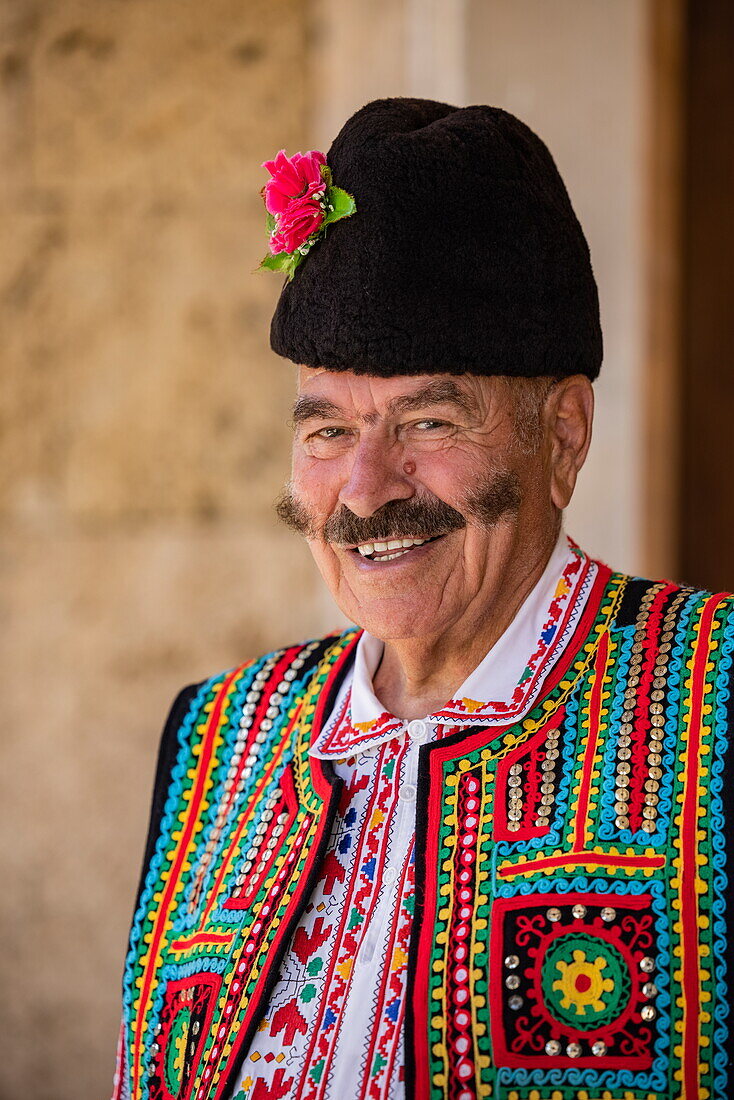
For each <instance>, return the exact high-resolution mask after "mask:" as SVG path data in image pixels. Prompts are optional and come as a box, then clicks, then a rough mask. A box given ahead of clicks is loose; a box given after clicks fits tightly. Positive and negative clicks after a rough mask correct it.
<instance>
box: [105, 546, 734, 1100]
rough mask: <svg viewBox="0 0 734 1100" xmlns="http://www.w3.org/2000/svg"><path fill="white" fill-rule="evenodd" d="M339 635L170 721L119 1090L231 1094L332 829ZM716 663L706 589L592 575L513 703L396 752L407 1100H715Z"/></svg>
mask: <svg viewBox="0 0 734 1100" xmlns="http://www.w3.org/2000/svg"><path fill="white" fill-rule="evenodd" d="M357 636H358V633H357V631H350V632H347V633H345V634H343V635H341V636H338V637H329V638H325V639H321V640H319V641H317V642H311V643H309V644H308V645H307V646H305V647H294V648H291V649H287V650H281V651H278V652H277V653H273V654H269V655H268V656H266V657H264V658H262V659H260V660H258V661H256V662H252V663H250V664H247V665H244V666H242V667H241V668H238V669H235V670H234V671H230V672H228V673H226V674H224V675H221V676H218V677H215V678H213V679H211V680H209V681H207V682H206V683H204V684H202V685H200V686H198V687H197V688H192V689H188V690H187V691H186V692H184V693H182V695H181V696H180V697H179V699H178V700H177V703H176V705H174V708H173V710H172V713H171V715H170V717H169V721H168V723H167V725H166V729H165V731H164V736H163V740H162V743H161V753H160V758H159V765H158V774H157V777H156V786H155V793H154V800H153V814H152V818H151V826H150V833H149V840H148V847H147V851H146V855H145V860H144V868H143V875H142V878H141V885H140V890H139V897H138V904H137V909H136V913H135V916H134V920H133V924H132V930H131V934H130V946H129V952H128V957H127V963H126V968H125V976H124V983H123V998H124V1013H123V1016H124V1018H123V1029H122V1035H121V1044H120V1054H119V1061H118V1081H117V1085H116V1091H115V1097H116V1098H118V1100H130V1098H134V1100H220V1098H221V1097H223V1096H225V1095H226V1094H227V1090H228V1089H229V1088H231V1087H232V1085H233V1083H234V1079H235V1077H236V1074H237V1069H238V1066H239V1064H240V1062H241V1060H242V1058H243V1057H244V1055H245V1053H246V1052H247V1049H248V1045H249V1043H250V1041H251V1038H252V1035H253V1032H254V1030H255V1028H256V1027H257V1026H258V1023H259V1021H260V1018H261V1016H262V1012H263V1010H264V1008H265V1005H266V1004H267V999H268V996H269V994H270V991H271V990H272V988H273V985H274V983H275V981H276V979H277V976H278V967H279V963H280V960H281V959H282V957H283V954H284V952H285V950H286V949H287V946H288V942H289V939H290V937H291V936H292V934H293V932H294V930H295V927H296V925H297V923H298V920H299V918H300V916H301V914H302V912H303V909H304V907H305V905H306V904H307V902H308V898H309V895H310V892H311V890H312V889H313V886H314V883H315V881H316V879H317V877H318V874H319V865H320V861H321V859H322V857H323V854H324V851H325V848H326V844H327V842H328V838H329V833H330V830H331V826H332V823H333V821H334V817H335V815H336V812H337V804H338V799H339V793H340V787H341V781H340V780H338V779H337V778H335V777H334V776H333V773H331V771H330V767H329V765H328V763H326V762H321V761H319V760H316V759H314V758H312V757H309V755H308V745H309V743H310V738H311V736H312V732H313V730H314V729H318V728H319V726H320V723H321V720H322V716H323V714H324V713H328V708H329V707H330V705H331V701H332V700H333V698H334V695H335V692H336V689H337V688H338V684H339V682H340V680H341V676H342V675H343V670H344V668H345V666H346V663H347V662H348V661H349V659H350V657H351V654H352V652H353V649H354V645H355V642H356V639H357ZM733 645H734V601H733V600H732V598H731V597H728V596H710V595H708V594H707V593H701V592H697V591H693V590H691V589H683V588H679V587H676V586H675V585H672V584H668V583H665V582H661V583H652V582H649V581H642V580H640V579H633V578H629V577H626V576H623V575H621V574H614V573H610V571H609V570H608V569H607V568H606V567H605V566H600V568H599V575H598V578H597V581H596V584H595V587H594V590H593V591H592V594H591V595H590V597H589V600H588V603H587V607H586V610H585V612H584V615H583V617H582V619H581V621H580V623H579V626H578V628H577V630H576V633H575V636H574V637H573V639H572V640H571V642H570V643H569V645H568V647H567V649H566V651H565V653H564V655H563V657H562V658H561V659H560V661H559V663H558V665H557V667H556V669H555V671H554V673H553V674H552V678H551V680H550V682H549V683H548V684H547V686H546V690H545V691H544V694H543V697H542V698H541V699H540V700H539V701H538V703H537V705H536V706H535V707H534V709H533V710H532V711H531V712H530V713H529V714H528V715H527V716H526V717H525V718H524V719H523V720H522V721H519V722H517V723H515V724H513V725H508V726H504V727H502V728H493V729H491V730H487V729H483V730H479V729H474V730H469V731H467V730H462V731H460V732H459V733H457V734H455V735H451V736H447V737H443V738H442V739H440V740H438V741H436V742H433V743H430V744H426V745H424V746H422V747H421V750H420V753H421V755H420V761H421V762H420V775H419V789H418V798H417V803H416V804H417V806H418V811H417V814H418V816H417V820H416V910H415V919H414V928H413V937H412V944H411V953H410V964H409V985H408V998H409V1010H408V1012H407V1013H406V1021H407V1024H406V1050H405V1053H406V1094H407V1096H408V1097H412V1098H415V1100H424V1098H434V1097H436V1098H438V1097H442V1098H444V1097H445V1098H451V1100H472V1098H474V1097H490V1096H491V1097H496V1098H501V1100H550V1098H553V1100H582V1098H584V1100H587V1098H592V1097H594V1098H596V1097H602V1096H603V1097H605V1098H608V1100H622V1098H624V1100H659V1098H665V1097H670V1098H673V1097H686V1098H688V1100H694V1098H703V1097H709V1098H714V1097H717V1098H722V1100H724V1098H726V1097H727V1096H730V1095H732V1089H733V1088H734V1082H732V1081H730V1070H729V1051H730V1044H729V1031H730V1028H729V1022H728V1017H729V995H728V987H729V985H730V984H731V981H732V978H731V967H732V962H733V960H732V958H731V952H732V950H734V948H733V947H731V946H730V943H731V942H732V940H733V939H734V937H733V936H732V934H731V932H727V929H728V927H729V923H730V922H731V920H732V917H731V913H732V898H731V896H730V880H731V877H732V876H731V868H730V866H729V864H730V861H731V859H732V856H731V854H730V852H729V848H730V843H729V844H728V843H727V841H728V838H730V837H731V824H732V817H733V816H734V811H733V809H732V804H731V803H732V791H733V790H734V787H733V786H732V779H733V778H734V777H733V776H732V767H731V759H730V757H731V754H730V748H729V737H728V724H729V717H730V711H729V706H730V703H729V699H730V679H731V665H732V647H733ZM345 1100H347V1098H345Z"/></svg>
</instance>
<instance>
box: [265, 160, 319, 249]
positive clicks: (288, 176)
mask: <svg viewBox="0 0 734 1100" xmlns="http://www.w3.org/2000/svg"><path fill="white" fill-rule="evenodd" d="M322 164H326V156H325V155H324V153H321V152H319V150H317V149H313V150H311V152H309V153H294V154H293V156H292V157H287V156H286V155H285V149H281V150H280V152H279V153H278V155H277V156H276V158H275V160H266V161H263V164H262V167H263V168H266V169H267V170H268V172H270V175H271V179H269V180H268V182H267V183H266V184H265V186H264V187H263V189H262V196H263V199H264V200H265V208H266V210H267V211H268V212H269V213H270V214H272V215H273V216H274V218H275V219H276V228H275V230H274V231H273V233H272V234H271V237H270V252H271V254H272V255H275V254H276V253H277V252H293V251H294V250H295V249H297V248H299V247H300V246H301V245H302V244H303V243H304V242H305V241H306V240H307V238H308V237H310V236H311V234H312V233H315V232H316V230H317V229H318V228H319V226H320V225H321V223H322V222H323V220H324V218H325V216H326V213H325V210H324V209H323V207H322V206H321V203H320V199H322V198H323V195H324V192H325V190H326V186H327V185H326V182H325V180H324V179H323V177H322V175H321V165H322Z"/></svg>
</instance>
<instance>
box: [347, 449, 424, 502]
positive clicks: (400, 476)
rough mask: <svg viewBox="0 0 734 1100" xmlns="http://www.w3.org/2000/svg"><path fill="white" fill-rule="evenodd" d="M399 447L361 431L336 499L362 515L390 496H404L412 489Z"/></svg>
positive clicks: (397, 497) (407, 496) (410, 493)
mask: <svg viewBox="0 0 734 1100" xmlns="http://www.w3.org/2000/svg"><path fill="white" fill-rule="evenodd" d="M401 450H402V448H401V447H399V446H396V445H395V444H392V445H391V444H390V441H389V440H387V439H385V438H384V437H380V436H374V437H373V436H371V435H370V434H369V433H367V432H365V433H363V434H362V435H361V436H360V438H359V442H358V443H357V445H356V447H354V449H353V450H352V464H351V467H350V470H349V477H348V479H347V481H346V482H345V484H344V485H343V486H342V488H341V491H340V493H339V501H340V503H341V504H345V505H346V506H347V508H349V510H350V511H351V512H354V514H355V515H356V516H361V517H362V518H363V519H366V518H367V516H371V515H372V514H373V513H374V512H376V511H377V509H378V508H381V507H382V505H383V504H387V503H388V502H389V501H391V500H407V499H408V498H409V497H412V496H413V494H414V492H415V489H414V487H413V485H412V484H411V482H410V480H409V479H408V478H407V477H406V475H405V471H404V470H403V465H402V463H403V460H402V457H401Z"/></svg>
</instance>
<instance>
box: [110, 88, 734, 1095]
mask: <svg viewBox="0 0 734 1100" xmlns="http://www.w3.org/2000/svg"><path fill="white" fill-rule="evenodd" d="M266 167H268V168H269V170H270V172H271V179H270V181H269V183H268V184H267V185H266V187H265V188H264V198H265V202H266V206H267V209H268V228H269V231H270V252H269V255H268V257H266V260H265V261H264V266H266V267H271V268H273V269H274V270H279V271H282V272H284V273H285V274H286V275H287V279H286V281H285V282H284V285H283V289H282V292H281V296H280V300H279V302H278V306H277V309H276V313H275V315H274V318H273V323H272V328H271V344H272V347H273V348H274V350H275V351H277V352H278V353H279V354H281V355H283V356H285V357H287V358H289V359H291V360H293V362H295V363H297V364H299V373H298V396H297V400H296V404H295V409H294V418H293V419H294V446H293V468H292V478H291V481H290V483H289V485H288V487H287V489H286V491H285V493H284V494H283V497H282V498H281V500H280V502H279V505H278V511H279V514H280V516H281V518H282V519H284V520H285V521H286V522H287V523H288V524H290V525H291V526H292V527H293V528H295V529H296V530H297V531H299V532H300V533H301V534H303V535H304V536H305V538H306V540H307V542H308V545H309V547H310V549H311V552H312V553H313V556H314V558H315V560H316V562H317V565H318V567H319V569H320V571H321V573H322V575H323V578H324V580H325V582H326V584H327V586H328V588H329V590H330V591H331V593H332V595H333V596H334V598H335V600H336V601H337V603H338V604H339V606H340V607H341V608H342V610H343V611H344V612H345V614H346V615H347V616H348V617H349V619H350V620H353V621H354V622H355V623H357V624H358V628H355V629H350V630H348V631H346V632H344V633H341V634H334V635H330V636H328V637H326V638H318V639H316V640H313V641H309V642H307V643H301V644H298V645H291V646H288V647H286V648H283V649H280V650H278V651H277V652H274V653H270V654H267V655H266V656H264V657H260V658H258V659H257V660H254V661H248V662H247V663H246V664H244V665H242V666H241V667H238V668H235V669H232V670H229V671H227V672H225V673H222V674H220V675H217V676H214V677H212V678H211V679H209V680H207V681H206V682H204V683H201V684H197V685H194V686H192V687H189V688H186V689H185V690H184V691H182V692H181V694H180V695H179V696H178V698H177V700H176V701H175V703H174V705H173V708H172V711H171V713H170V716H169V719H168V722H167V724H166V727H165V730H164V734H163V740H162V743H161V750H160V757H159V763H158V771H157V776H156V782H155V792H154V798H153V811H152V817H151V823H150V832H149V837H148V845H147V850H146V853H145V861H144V868H143V875H142V879H141V885H140V890H139V895H138V902H137V907H136V912H135V917H134V921H133V926H132V931H131V936H130V946H129V952H128V958H127V965H126V970H125V978H124V1014H123V1026H122V1031H121V1038H120V1048H119V1058H118V1073H117V1086H116V1093H115V1095H116V1097H119V1098H121V1100H122V1098H129V1097H134V1098H136V1100H143V1098H146V1100H147V1098H151V1100H152V1098H154V1100H163V1098H166V1100H170V1098H176V1100H189V1098H193V1100H204V1098H206V1100H265V1098H282V1097H290V1098H298V1100H317V1098H326V1097H329V1098H333V1100H353V1098H357V1097H364V1098H367V1097H370V1098H371V1097H375V1098H398V1097H404V1096H405V1097H412V1098H416V1100H424V1098H426V1100H427V1098H431V1097H447V1098H452V1100H471V1098H473V1097H490V1096H491V1097H497V1098H502V1100H533V1098H536V1100H546V1098H550V1097H553V1098H554V1100H581V1098H589V1097H601V1096H604V1097H609V1098H618V1097H625V1098H627V1100H643V1098H644V1100H650V1098H653V1097H655V1098H658V1097H671V1098H672V1097H686V1098H688V1100H693V1098H694V1097H722V1098H723V1097H727V1096H731V1095H732V1089H733V1088H734V1085H733V1084H732V1082H731V1079H730V1070H729V1060H728V1059H729V1038H728V1036H729V1030H730V1029H729V1025H728V1012H729V998H728V994H727V988H728V984H730V983H731V982H732V980H734V979H732V975H731V957H730V953H731V950H732V948H731V942H732V938H731V936H730V935H727V927H728V924H727V922H728V921H729V919H730V917H729V913H730V907H731V898H730V885H729V883H730V880H731V870H730V867H729V858H730V857H729V855H728V849H727V846H726V844H725V837H726V831H725V830H726V829H728V828H730V827H731V811H730V804H731V797H730V795H729V793H728V792H729V791H730V789H731V787H730V784H731V760H730V754H729V749H728V743H729V742H728V734H727V728H728V709H727V708H728V704H729V697H730V669H731V664H732V659H731V652H732V644H733V642H734V615H733V614H732V602H731V598H730V597H728V596H711V595H709V594H707V593H702V592H698V591H695V590H693V589H690V588H681V587H679V586H677V585H675V584H672V583H669V582H666V581H660V582H652V581H646V580H642V579H640V578H631V577H628V576H625V575H623V574H620V573H615V572H612V571H611V570H610V569H609V568H608V567H607V566H605V565H603V564H602V563H601V562H598V561H594V560H592V559H590V558H589V557H588V556H587V555H586V554H585V553H584V552H583V551H582V550H581V549H580V548H579V547H578V546H577V545H576V544H575V543H573V542H572V541H571V540H570V539H569V538H567V537H566V535H565V534H563V533H562V530H561V521H562V512H563V509H564V508H565V507H566V505H567V504H568V502H569V500H570V498H571V495H572V493H573V490H574V485H575V482H576V477H577V474H578V472H579V470H580V468H581V466H582V465H583V462H584V459H585V457H586V453H587V449H588V446H589V441H590V435H591V421H592V412H593V392H592V384H591V383H592V380H593V379H594V378H595V377H596V375H597V373H598V370H599V367H600V362H601V336H600V330H599V319H598V305H597V296H596V288H595V284H594V279H593V275H592V271H591V265H590V262H589V253H588V248H587V246H586V242H585V240H584V237H583V234H582V232H581V229H580V226H579V224H578V222H577V220H576V218H575V216H574V214H573V211H572V209H571V205H570V202H569V199H568V196H567V194H566V191H565V188H564V186H563V183H562V181H561V179H560V176H559V175H558V172H557V170H556V168H555V165H554V163H553V161H552V159H551V156H550V154H549V153H548V150H547V149H546V148H545V146H544V145H543V143H542V142H541V141H540V140H539V139H538V138H537V137H536V136H535V135H534V134H533V133H532V132H531V131H530V130H529V129H528V128H527V127H526V126H525V125H524V124H523V123H521V122H520V121H519V120H517V119H516V118H514V117H513V116H511V115H509V114H507V113H506V112H504V111H501V110H498V109H495V108H490V107H486V106H474V107H466V108H462V109H458V108H455V107H452V106H451V105H449V104H444V103H436V102H434V101H431V100H420V99H406V98H396V99H383V100H376V101H373V102H372V103H368V104H367V105H366V106H365V107H363V108H362V109H361V110H360V111H358V112H357V113H356V114H355V115H354V116H353V117H352V118H351V119H349V120H348V122H347V123H346V124H345V126H344V127H343V129H342V131H341V132H340V134H339V135H338V137H337V138H336V140H335V141H334V143H333V145H332V147H331V149H330V150H329V153H328V155H327V156H326V157H324V155H323V154H321V153H318V152H313V153H309V154H306V155H300V154H297V155H296V156H295V157H293V158H288V157H286V156H285V153H284V152H281V153H280V154H279V155H278V157H277V158H276V159H275V160H274V161H270V162H266Z"/></svg>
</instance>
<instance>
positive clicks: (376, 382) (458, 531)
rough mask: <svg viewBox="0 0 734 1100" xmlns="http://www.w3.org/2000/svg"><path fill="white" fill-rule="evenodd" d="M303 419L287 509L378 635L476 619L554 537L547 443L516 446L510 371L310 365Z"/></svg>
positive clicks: (329, 577)
mask: <svg viewBox="0 0 734 1100" xmlns="http://www.w3.org/2000/svg"><path fill="white" fill-rule="evenodd" d="M294 423H295V438H294V447H293V470H292V480H291V484H290V487H289V492H288V493H286V496H285V498H284V500H283V501H282V502H281V504H280V507H279V511H280V514H281V516H282V518H284V519H285V520H286V522H289V523H291V525H292V526H295V527H297V529H299V530H300V531H301V532H302V533H303V534H305V535H306V538H307V541H308V544H309V547H310V549H311V552H312V553H313V556H314V559H315V561H316V563H317V565H318V567H319V570H320V571H321V574H322V576H323V577H324V580H325V582H326V584H327V585H328V587H329V590H330V591H331V594H332V596H333V597H334V599H335V601H336V602H337V604H338V605H339V607H340V608H341V610H342V611H343V612H344V614H345V615H347V617H348V618H350V619H351V620H353V621H354V622H356V623H358V624H359V625H360V626H363V627H365V628H366V629H367V630H369V632H370V633H372V634H374V635H376V636H377V637H379V638H382V639H384V640H388V639H397V638H417V637H425V638H428V637H431V636H440V635H442V634H444V633H445V632H446V631H447V630H451V629H452V628H456V627H457V626H458V627H459V629H460V630H461V629H462V627H463V628H465V629H471V628H472V624H473V623H475V622H476V623H479V622H481V621H483V619H485V618H486V615H487V612H488V611H490V610H491V606H492V604H493V602H494V601H496V600H497V598H498V594H499V593H500V591H501V590H502V589H503V586H504V587H506V586H507V584H508V583H512V577H513V571H514V570H517V568H518V566H521V564H522V561H523V560H525V558H528V556H529V558H528V560H530V559H532V553H533V545H534V544H535V545H538V535H539V533H543V534H545V540H544V541H542V540H541V542H540V544H539V547H540V548H539V551H538V552H539V553H543V552H544V551H546V550H547V549H548V546H547V542H548V539H547V534H548V529H549V527H553V525H554V524H555V523H556V516H557V513H555V512H554V510H553V507H552V504H551V500H550V492H549V477H548V461H547V448H545V447H544V446H543V445H542V444H541V446H539V448H538V449H537V451H536V452H534V453H532V454H528V453H527V451H525V452H524V453H523V451H522V450H521V449H520V448H518V446H517V445H516V435H515V420H514V416H513V406H512V399H511V396H510V394H509V392H508V389H507V388H506V387H505V386H503V385H502V382H501V380H497V379H493V378H479V377H474V376H471V375H457V376H455V375H445V374H444V375H436V374H431V375H416V376H406V375H402V376H399V377H393V378H379V377H375V376H366V375H357V374H352V373H351V372H336V371H327V370H320V369H311V368H308V367H301V368H299V385H298V399H297V402H296V406H295V411H294ZM531 564H532V562H531Z"/></svg>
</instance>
